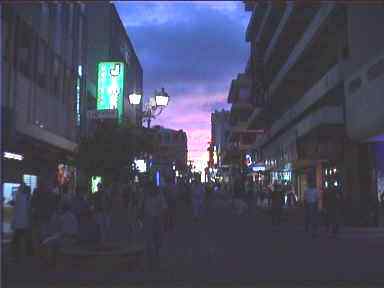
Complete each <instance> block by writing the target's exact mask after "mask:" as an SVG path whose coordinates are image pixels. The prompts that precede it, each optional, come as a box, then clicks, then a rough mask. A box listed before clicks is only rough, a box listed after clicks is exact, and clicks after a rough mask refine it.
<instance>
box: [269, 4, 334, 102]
mask: <svg viewBox="0 0 384 288" xmlns="http://www.w3.org/2000/svg"><path fill="white" fill-rule="evenodd" d="M335 5H336V4H335V3H332V2H330V3H327V4H326V5H324V6H322V7H321V8H320V10H319V11H318V12H317V14H316V16H315V17H314V18H313V19H312V21H311V22H310V24H309V26H308V27H307V28H306V30H305V32H304V34H303V35H302V37H301V39H300V41H299V42H297V43H295V46H294V48H293V50H292V51H291V52H290V54H289V56H288V58H287V60H286V62H285V64H284V65H283V66H282V68H281V69H280V71H279V72H278V73H277V75H276V77H275V79H274V80H273V81H272V83H271V86H270V90H269V94H270V95H272V94H273V93H274V92H275V90H276V89H277V88H278V86H279V85H280V83H281V82H282V81H283V79H284V77H285V76H286V75H287V73H288V71H289V70H290V69H291V68H292V67H293V66H294V65H295V64H296V62H298V60H299V58H300V57H301V56H302V54H303V52H304V51H305V49H306V48H307V47H308V46H309V45H310V44H311V42H312V41H313V39H314V38H315V36H316V35H317V33H318V31H319V30H320V27H321V26H322V25H323V24H324V22H325V21H326V20H327V18H328V16H329V15H330V14H331V13H332V12H333V10H334V8H335ZM287 9H289V8H288V7H287ZM299 16H300V15H299ZM299 16H298V17H299ZM309 19H310V18H309ZM286 50H289V49H286ZM289 51H290V50H289ZM269 56H270V54H267V55H266V57H265V61H264V63H265V64H266V63H267V62H268V57H269Z"/></svg>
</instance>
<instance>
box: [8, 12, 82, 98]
mask: <svg viewBox="0 0 384 288" xmlns="http://www.w3.org/2000/svg"><path fill="white" fill-rule="evenodd" d="M4 14H5V16H6V17H5V18H4V21H3V37H4V40H5V41H4V42H3V43H5V45H4V49H3V59H4V61H5V62H8V63H10V64H11V65H12V66H13V67H14V68H16V69H17V70H18V71H20V72H21V73H22V74H23V75H24V76H25V77H26V78H28V79H30V80H32V81H34V82H35V83H36V84H37V85H38V86H39V87H40V88H42V89H48V90H49V91H50V92H51V94H52V95H56V96H57V97H60V98H61V99H62V101H63V102H64V99H65V97H67V96H68V95H74V93H72V92H74V88H75V75H76V72H77V71H76V69H74V67H69V66H68V65H67V64H66V63H65V62H64V61H63V59H62V57H60V56H58V55H57V54H56V53H55V52H54V51H53V50H52V49H51V47H49V45H48V43H47V42H46V41H45V40H43V39H42V38H41V37H40V36H39V35H38V34H37V33H36V32H35V31H34V29H32V27H31V26H30V25H28V24H27V23H26V22H25V21H24V20H23V19H22V18H21V17H19V16H18V15H16V14H14V15H12V10H7V11H6V12H4ZM67 43H68V41H67ZM67 48H68V47H67ZM69 48H73V47H69ZM67 50H71V51H72V50H74V49H67Z"/></svg>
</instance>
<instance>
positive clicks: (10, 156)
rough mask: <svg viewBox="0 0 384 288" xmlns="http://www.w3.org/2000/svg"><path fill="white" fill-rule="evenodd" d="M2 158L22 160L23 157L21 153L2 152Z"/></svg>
mask: <svg viewBox="0 0 384 288" xmlns="http://www.w3.org/2000/svg"><path fill="white" fill-rule="evenodd" d="M4 158H7V159H13V160H18V161H22V160H23V159H24V157H23V155H20V154H15V153H10V152H4Z"/></svg>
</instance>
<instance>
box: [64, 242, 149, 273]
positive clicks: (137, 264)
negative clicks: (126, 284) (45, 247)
mask: <svg viewBox="0 0 384 288" xmlns="http://www.w3.org/2000/svg"><path fill="white" fill-rule="evenodd" d="M143 256H144V246H143V245H132V246H129V247H116V248H112V249H108V248H106V249H100V250H99V249H84V248H81V247H71V248H63V249H60V250H59V255H58V259H57V264H58V266H59V267H61V268H65V269H68V268H75V269H76V270H81V271H84V270H89V271H92V272H94V271H97V270H99V269H101V270H100V271H108V270H111V271H117V270H118V271H131V270H140V269H142V268H143V260H144V259H143V258H144V257H143Z"/></svg>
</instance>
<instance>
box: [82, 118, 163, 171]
mask: <svg viewBox="0 0 384 288" xmlns="http://www.w3.org/2000/svg"><path fill="white" fill-rule="evenodd" d="M108 124H109V125H99V126H98V128H97V129H96V130H95V133H94V134H93V135H92V136H91V137H87V138H83V139H82V140H81V141H80V144H79V146H78V151H77V159H76V162H77V166H78V167H79V168H80V169H81V170H82V171H84V172H85V173H86V174H88V175H99V176H104V177H111V176H114V175H115V176H116V175H119V174H120V173H121V171H123V170H125V169H127V168H128V170H130V167H132V163H133V161H134V159H135V157H144V155H148V154H153V153H155V151H156V148H157V147H158V145H157V140H156V139H157V137H156V136H155V132H154V131H153V130H151V129H145V128H136V127H133V126H131V125H127V124H123V125H117V124H115V123H113V124H111V123H108Z"/></svg>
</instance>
